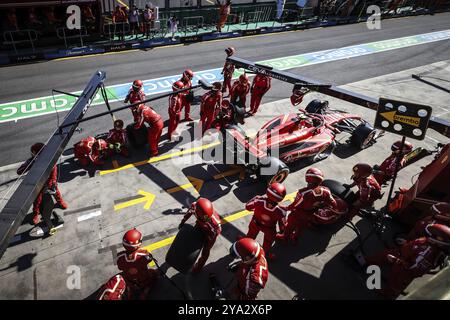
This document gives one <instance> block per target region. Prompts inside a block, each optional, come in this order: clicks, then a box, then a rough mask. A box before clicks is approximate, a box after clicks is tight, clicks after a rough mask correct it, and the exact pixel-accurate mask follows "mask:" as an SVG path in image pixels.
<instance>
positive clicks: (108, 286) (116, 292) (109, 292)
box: [97, 273, 127, 300]
mask: <svg viewBox="0 0 450 320" xmlns="http://www.w3.org/2000/svg"><path fill="white" fill-rule="evenodd" d="M126 289H127V284H126V282H125V279H124V278H123V277H122V275H121V274H120V273H119V274H116V275H115V276H114V277H112V278H111V279H109V280H108V282H106V283H105V284H104V285H103V286H102V287H101V289H100V291H99V293H98V297H97V300H123V299H126V298H127V297H126V293H125V290H126Z"/></svg>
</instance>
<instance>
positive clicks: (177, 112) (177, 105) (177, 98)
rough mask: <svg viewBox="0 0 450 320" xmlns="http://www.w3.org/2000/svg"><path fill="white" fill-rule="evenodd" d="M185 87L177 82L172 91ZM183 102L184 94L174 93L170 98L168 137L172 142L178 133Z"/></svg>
mask: <svg viewBox="0 0 450 320" xmlns="http://www.w3.org/2000/svg"><path fill="white" fill-rule="evenodd" d="M183 87H184V85H183V82H181V81H177V82H174V84H173V85H172V90H173V91H177V90H181V89H183ZM182 101H183V94H182V93H176V94H175V93H174V94H172V95H170V96H169V129H168V131H167V135H168V138H169V140H170V141H172V135H173V133H174V132H175V131H176V129H177V127H178V124H179V123H180V118H181V109H182V108H183V105H182Z"/></svg>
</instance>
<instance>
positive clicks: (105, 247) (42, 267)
mask: <svg viewBox="0 0 450 320" xmlns="http://www.w3.org/2000/svg"><path fill="white" fill-rule="evenodd" d="M449 71H450V63H449V61H442V62H439V63H435V64H433V65H428V66H424V67H420V68H415V69H411V70H405V71H402V72H398V73H394V74H389V75H385V76H382V77H377V78H373V79H367V80H364V81H360V82H356V83H352V84H348V85H345V86H343V87H346V88H348V89H350V90H354V91H357V92H360V93H363V94H367V95H369V96H383V97H389V98H392V99H403V100H407V101H411V102H417V103H423V104H428V105H430V106H432V107H433V115H435V116H440V117H443V118H447V119H448V118H449V113H448V110H447V109H446V107H445V101H448V95H447V94H446V93H445V92H442V91H439V90H437V89H435V88H433V87H430V86H427V85H425V84H423V83H420V82H418V81H416V80H414V79H412V78H411V74H412V73H415V74H430V75H433V77H435V78H444V79H445V76H446V75H448V73H449ZM274 81H276V80H274ZM437 81H438V80H437ZM443 85H445V84H443ZM286 98H287V97H286ZM314 98H320V99H327V100H329V101H330V106H331V108H333V109H338V110H344V111H348V112H351V113H356V114H361V115H363V116H364V118H365V119H366V120H368V121H369V122H373V120H374V118H375V113H374V112H373V111H371V110H368V109H367V110H366V109H363V108H361V107H358V106H354V105H351V104H348V103H344V102H342V101H339V100H336V99H333V98H331V97H325V96H322V95H318V94H315V93H313V94H309V95H307V96H306V97H305V100H304V102H303V103H302V106H303V107H304V106H306V104H307V103H308V102H309V101H310V100H312V99H314ZM293 111H295V108H293V107H292V106H291V105H290V103H289V100H288V99H283V100H280V101H276V102H272V103H268V104H265V105H262V106H261V107H260V109H259V111H258V115H257V116H255V117H252V118H247V120H246V124H245V126H244V127H245V130H246V131H247V132H248V133H249V134H252V133H254V132H256V131H257V129H259V128H260V127H261V126H262V125H263V124H264V123H265V122H266V121H268V120H270V119H271V118H273V117H275V116H277V115H279V114H283V113H287V112H293ZM104 121H109V119H108V120H104ZM183 128H185V129H186V130H192V129H191V125H189V124H186V123H182V125H181V128H179V130H180V129H183ZM164 132H165V131H164ZM82 136H83V133H81V134H75V135H74V137H73V138H72V141H71V142H70V143H69V146H70V145H72V144H73V143H75V142H76V141H77V140H79V139H81V138H82ZM346 138H347V137H346V136H344V135H340V136H338V141H339V142H341V143H343V144H345V139H346ZM395 140H398V137H396V136H394V135H391V134H386V135H385V136H384V137H382V138H380V139H379V140H378V142H377V143H376V144H375V145H374V146H372V147H370V148H368V149H366V150H363V151H360V152H356V150H353V149H352V148H347V147H346V146H345V145H343V146H340V147H339V148H338V149H337V150H336V151H335V152H334V154H332V155H331V156H330V157H329V158H327V159H325V160H323V161H321V162H318V163H316V164H315V166H317V167H318V168H320V169H322V170H324V172H325V175H326V177H327V178H330V179H336V180H340V181H342V182H345V183H348V182H350V176H351V168H352V166H353V165H354V164H355V163H357V162H367V163H369V164H376V163H380V162H381V161H382V160H383V159H384V158H385V157H387V156H388V154H389V153H390V145H391V143H392V142H393V141H395ZM412 142H413V144H414V146H415V147H417V146H422V147H426V148H428V149H433V148H434V146H435V145H436V143H437V142H442V143H448V139H446V138H444V137H442V136H441V135H439V134H437V133H436V132H434V131H432V130H429V131H428V133H427V138H426V139H425V140H424V141H420V142H419V141H412ZM184 143H185V142H182V143H180V144H171V145H170V144H167V143H166V144H164V143H162V144H161V149H160V151H161V154H160V156H159V157H157V158H153V159H150V161H149V160H148V158H147V155H146V153H147V150H140V151H135V152H134V153H133V156H132V158H130V159H128V158H122V157H116V158H114V161H109V162H108V163H107V164H105V165H104V166H103V167H102V168H99V170H95V169H93V168H89V169H88V170H85V169H82V168H80V167H78V166H77V164H76V163H74V162H73V159H72V157H71V151H70V150H69V149H68V150H66V151H65V153H64V154H65V156H64V157H63V159H64V160H62V161H61V164H60V179H59V181H60V189H61V191H62V193H63V195H64V198H65V200H66V201H67V202H68V203H69V205H70V208H69V209H68V210H66V211H61V210H60V209H56V211H58V213H60V214H61V215H63V218H64V221H65V222H64V225H63V226H62V227H61V228H60V229H59V231H58V232H57V233H56V234H55V235H54V236H52V237H48V238H41V237H39V234H38V232H35V233H34V234H33V233H32V232H31V231H32V230H36V229H33V227H32V226H31V225H29V224H28V222H27V221H25V222H24V223H23V225H22V226H21V227H20V228H19V230H18V233H17V235H16V237H15V238H14V241H13V242H12V243H11V245H10V247H9V248H8V250H7V251H6V253H5V255H4V257H3V258H2V260H1V261H0V279H1V280H0V281H1V283H2V289H1V290H0V298H2V299H84V298H87V297H89V296H90V295H91V294H92V293H93V292H95V291H96V290H97V289H98V288H99V287H100V286H101V285H102V284H103V283H104V282H106V280H107V279H109V278H110V277H111V276H112V275H114V274H115V273H117V272H118V270H117V267H116V266H115V257H116V255H117V252H118V251H119V250H121V240H122V235H123V233H124V232H125V231H126V230H127V229H129V228H132V227H137V228H139V230H140V231H142V233H143V234H144V246H146V247H147V248H148V249H150V250H151V251H152V253H153V254H154V256H155V257H156V259H158V261H159V262H160V263H161V264H162V268H163V269H165V270H166V269H167V274H168V276H169V277H171V278H172V279H173V280H174V281H175V282H176V283H177V284H178V285H179V286H180V287H182V288H184V290H185V291H189V295H190V297H191V298H194V299H209V298H210V285H209V280H208V274H209V272H215V273H216V274H217V275H218V278H219V281H220V282H221V283H222V284H224V285H225V284H227V283H229V280H230V279H231V277H232V275H231V274H229V273H228V272H227V271H226V265H227V264H228V263H229V262H230V261H231V259H230V258H229V257H227V254H228V250H229V246H230V244H231V243H232V242H233V241H234V240H235V239H236V236H238V235H243V234H244V233H246V232H247V227H248V223H249V220H250V216H251V215H250V214H249V212H247V211H245V210H244V204H245V202H246V201H248V200H249V199H251V198H252V197H253V196H254V195H256V194H262V193H263V192H264V190H265V187H264V184H263V183H261V182H258V181H257V180H255V179H253V178H251V177H248V176H246V175H245V173H244V172H243V171H242V170H240V169H239V168H237V167H233V166H225V165H220V164H205V163H201V161H197V162H196V163H192V162H184V161H181V160H183V159H185V158H187V157H191V160H192V159H197V160H201V158H200V157H199V154H200V152H201V151H207V150H210V149H211V148H214V146H216V145H217V141H216V140H214V136H211V137H209V140H208V141H206V142H205V144H204V145H200V146H192V145H187V144H184ZM429 161H431V157H427V158H425V159H422V160H421V161H419V162H417V163H415V164H413V165H411V166H409V167H407V168H405V169H404V170H403V171H402V172H401V174H400V176H399V178H398V180H397V181H398V182H397V184H396V185H397V187H400V186H404V187H409V186H410V185H411V179H412V178H413V177H414V176H415V175H417V173H418V172H420V170H421V166H424V165H426V164H427V163H428V162H429ZM305 170H306V168H304V167H302V166H301V165H299V166H294V167H293V168H291V174H290V175H289V177H288V178H287V180H286V181H285V185H286V187H287V191H288V194H289V196H288V199H286V201H287V202H288V201H289V200H292V197H293V196H294V195H295V191H296V190H297V189H298V188H300V187H303V186H304V172H305ZM396 189H397V188H396ZM387 191H388V189H387V188H386V187H385V188H384V189H383V192H384V193H385V196H384V197H383V199H382V200H379V201H377V202H376V207H377V208H380V207H382V206H383V205H384V204H385V202H386V195H387ZM4 192H5V191H4V190H2V191H1V192H0V195H1V196H2V197H3V195H4ZM199 196H203V197H207V198H209V199H211V200H212V201H213V202H214V206H215V208H216V210H217V211H218V212H219V214H220V215H221V216H222V218H223V219H224V222H226V223H225V224H224V226H223V233H222V235H221V236H220V237H219V239H218V240H217V242H216V244H215V246H214V247H213V249H212V252H211V256H210V258H209V260H208V263H207V265H206V267H205V269H204V271H203V272H202V273H201V274H199V275H197V276H195V277H194V276H185V275H182V274H179V273H177V272H176V271H175V270H174V269H173V268H170V267H169V266H167V265H166V264H165V263H164V257H165V254H166V252H167V250H168V248H169V245H170V243H171V241H172V240H173V237H174V236H175V235H176V232H177V226H178V224H179V222H180V220H181V218H182V210H180V208H182V207H187V206H188V205H189V204H190V203H191V202H192V201H194V200H195V199H196V198H198V197H199ZM189 222H191V223H193V221H192V220H191V221H189ZM353 222H354V223H355V224H356V225H357V227H358V228H359V229H360V231H361V233H362V235H363V236H364V235H365V234H367V233H368V232H369V231H370V229H371V222H370V221H369V220H368V219H361V218H359V217H356V218H355V219H354V220H353ZM388 225H389V227H390V229H389V231H388V232H386V233H385V234H384V236H383V239H384V240H385V242H387V244H388V245H393V243H392V235H393V234H394V233H395V232H398V231H401V227H400V226H397V225H395V224H394V223H391V222H388ZM30 232H31V234H30ZM258 239H259V240H262V235H261V234H260V236H259V237H258ZM356 246H357V240H356V236H355V233H354V232H353V231H352V230H350V229H349V228H348V227H346V226H344V225H343V224H342V223H341V224H337V225H334V226H329V227H325V228H320V229H318V230H309V231H306V232H305V233H304V234H303V236H302V237H301V238H300V241H299V245H298V246H297V247H293V246H282V245H279V244H276V245H275V248H274V249H273V250H274V253H275V254H277V260H276V261H273V262H271V261H269V271H270V276H269V281H268V283H267V286H266V288H265V289H264V290H263V291H262V292H261V293H260V295H259V299H292V297H293V296H294V295H295V294H297V293H298V294H299V295H300V296H301V297H303V298H306V299H377V298H378V297H377V296H376V294H374V293H373V292H372V291H370V290H368V289H367V287H366V281H365V278H366V275H365V274H364V273H363V272H361V271H358V270H356V269H355V268H353V267H352V264H351V263H350V262H349V261H348V260H347V254H348V252H349V250H350V249H352V248H355V247H356ZM382 247H383V244H382V243H381V242H380V241H379V240H378V239H377V238H376V237H375V236H374V237H372V238H370V239H369V241H368V242H367V243H366V247H365V249H366V251H367V252H369V253H373V252H375V251H378V250H381V249H382ZM74 270H79V271H80V273H81V277H80V279H81V282H80V287H79V288H73V286H71V281H72V280H71V279H72V278H71V276H72V275H73V272H74ZM75 272H76V271H75ZM427 277H428V276H425V277H423V278H421V279H419V280H417V281H415V282H413V284H412V285H411V287H410V288H412V287H414V286H416V285H418V284H419V283H420V282H423V281H426V280H427ZM194 284H195V285H194ZM69 288H72V289H69ZM408 290H409V289H408ZM151 296H152V298H154V299H181V298H182V297H181V295H180V294H179V292H178V291H177V290H176V289H175V288H174V287H172V286H171V285H170V284H169V283H168V282H167V281H164V280H163V281H160V282H159V284H158V285H157V286H156V287H155V289H154V291H153V292H152V295H151Z"/></svg>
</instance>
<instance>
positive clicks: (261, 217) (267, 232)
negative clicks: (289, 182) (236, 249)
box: [245, 182, 286, 259]
mask: <svg viewBox="0 0 450 320" xmlns="http://www.w3.org/2000/svg"><path fill="white" fill-rule="evenodd" d="M285 196H286V188H285V186H283V185H282V184H281V183H277V182H275V183H272V184H271V185H270V186H269V187H268V188H267V191H266V195H265V196H256V197H254V198H253V199H252V200H250V201H249V202H247V204H246V205H245V209H246V210H248V211H253V218H252V220H251V221H250V225H249V226H248V232H247V236H246V237H247V238H252V239H256V237H257V236H258V233H259V232H260V231H261V232H262V233H264V242H263V249H264V252H265V253H266V254H267V257H268V258H269V259H275V254H273V253H270V252H269V251H270V248H271V246H272V243H273V242H274V241H275V237H276V235H277V224H278V226H279V228H280V230H282V229H283V219H284V217H285V215H286V212H285V210H284V209H282V208H281V207H279V206H278V203H280V202H281V201H283V199H284V197H285Z"/></svg>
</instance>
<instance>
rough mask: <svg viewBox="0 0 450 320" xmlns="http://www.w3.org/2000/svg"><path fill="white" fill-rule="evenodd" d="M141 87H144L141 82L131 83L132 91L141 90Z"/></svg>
mask: <svg viewBox="0 0 450 320" xmlns="http://www.w3.org/2000/svg"><path fill="white" fill-rule="evenodd" d="M143 85H144V83H143V82H142V80H134V81H133V89H134V91H139V90H141V88H142V86H143Z"/></svg>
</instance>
